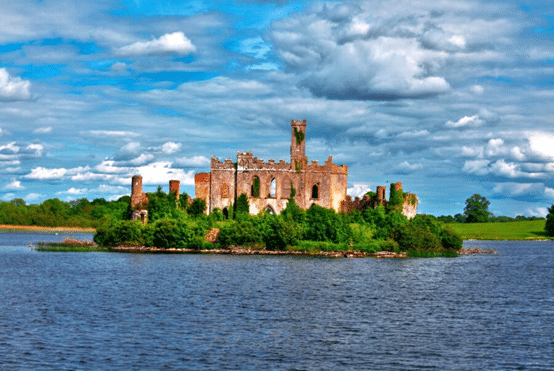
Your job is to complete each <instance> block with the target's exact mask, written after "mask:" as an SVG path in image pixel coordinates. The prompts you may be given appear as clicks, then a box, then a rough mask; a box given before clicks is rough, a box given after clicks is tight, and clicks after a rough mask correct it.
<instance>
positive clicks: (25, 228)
mask: <svg viewBox="0 0 554 371" xmlns="http://www.w3.org/2000/svg"><path fill="white" fill-rule="evenodd" d="M94 232H96V229H94V228H77V227H38V226H33V225H7V224H0V233H65V234H68V233H94Z"/></svg>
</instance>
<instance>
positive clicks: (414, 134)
mask: <svg viewBox="0 0 554 371" xmlns="http://www.w3.org/2000/svg"><path fill="white" fill-rule="evenodd" d="M427 135H429V131H428V130H412V131H408V132H404V133H400V134H398V135H397V137H398V138H421V137H426V136H427Z"/></svg>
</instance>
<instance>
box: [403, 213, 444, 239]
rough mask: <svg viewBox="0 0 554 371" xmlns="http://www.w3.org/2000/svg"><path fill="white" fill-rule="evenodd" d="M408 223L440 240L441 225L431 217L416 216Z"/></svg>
mask: <svg viewBox="0 0 554 371" xmlns="http://www.w3.org/2000/svg"><path fill="white" fill-rule="evenodd" d="M410 223H411V224H415V225H417V226H419V227H421V228H425V229H427V230H428V231H429V232H431V233H433V234H434V235H435V236H437V237H439V238H440V235H441V230H442V225H441V223H440V222H439V221H438V220H437V218H436V217H434V216H433V215H424V214H419V215H416V216H415V217H414V218H413V219H412V220H410Z"/></svg>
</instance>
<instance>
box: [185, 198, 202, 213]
mask: <svg viewBox="0 0 554 371" xmlns="http://www.w3.org/2000/svg"><path fill="white" fill-rule="evenodd" d="M204 211H206V200H204V199H203V198H195V199H194V200H193V201H192V202H191V203H190V206H189V207H188V208H187V213H189V215H191V216H193V217H198V216H200V215H202V214H204Z"/></svg>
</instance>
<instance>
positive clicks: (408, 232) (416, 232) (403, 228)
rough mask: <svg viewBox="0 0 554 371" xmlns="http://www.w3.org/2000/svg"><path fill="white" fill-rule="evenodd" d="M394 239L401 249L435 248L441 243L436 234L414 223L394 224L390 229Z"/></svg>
mask: <svg viewBox="0 0 554 371" xmlns="http://www.w3.org/2000/svg"><path fill="white" fill-rule="evenodd" d="M392 236H393V238H394V240H395V241H396V242H397V243H398V246H399V247H400V249H402V250H415V249H435V248H440V247H441V243H440V241H439V239H438V237H437V236H435V235H434V234H432V233H431V232H429V231H428V230H427V228H423V227H420V226H418V225H416V224H412V223H408V224H403V225H400V226H396V227H395V228H394V229H393V231H392Z"/></svg>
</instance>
